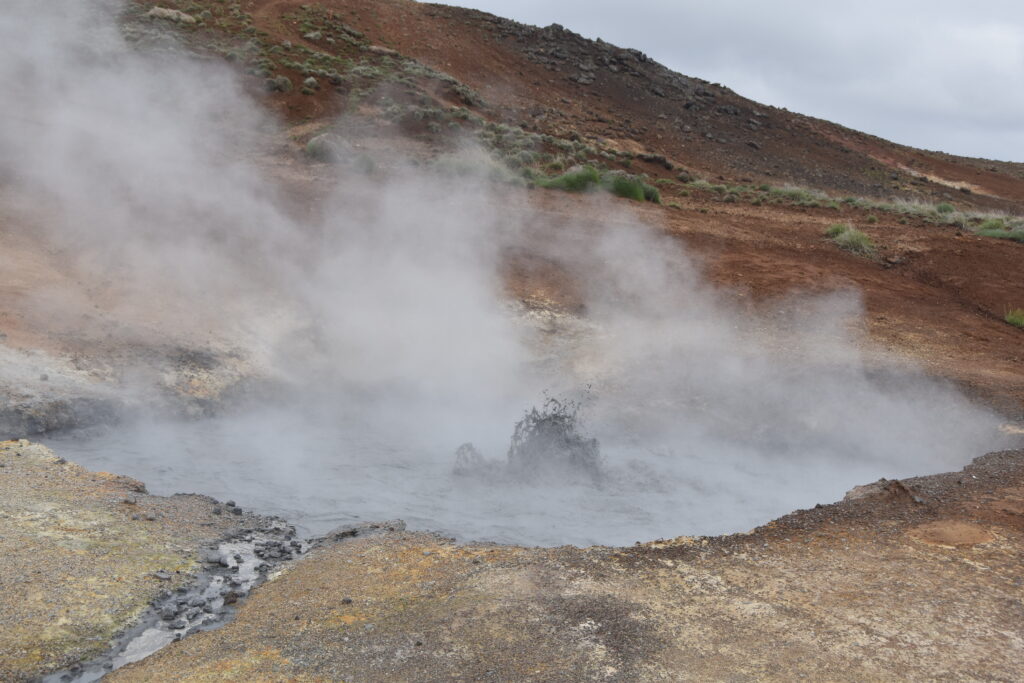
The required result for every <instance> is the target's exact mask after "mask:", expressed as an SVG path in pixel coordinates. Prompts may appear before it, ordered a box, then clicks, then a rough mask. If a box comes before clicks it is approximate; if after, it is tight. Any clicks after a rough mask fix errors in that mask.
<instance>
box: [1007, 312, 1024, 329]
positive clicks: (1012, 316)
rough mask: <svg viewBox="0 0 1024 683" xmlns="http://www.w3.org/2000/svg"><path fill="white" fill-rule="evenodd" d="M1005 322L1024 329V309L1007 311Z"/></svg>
mask: <svg viewBox="0 0 1024 683" xmlns="http://www.w3.org/2000/svg"><path fill="white" fill-rule="evenodd" d="M1003 320H1005V321H1006V322H1008V323H1010V324H1011V325H1013V326H1014V327H1020V328H1024V308H1015V309H1013V310H1012V311H1007V312H1006V316H1005V317H1004V318H1003Z"/></svg>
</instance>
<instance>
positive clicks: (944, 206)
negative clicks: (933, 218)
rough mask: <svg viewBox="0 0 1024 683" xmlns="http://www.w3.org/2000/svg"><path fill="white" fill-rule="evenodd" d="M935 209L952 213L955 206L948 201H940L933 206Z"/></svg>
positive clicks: (944, 212)
mask: <svg viewBox="0 0 1024 683" xmlns="http://www.w3.org/2000/svg"><path fill="white" fill-rule="evenodd" d="M935 210H936V211H938V212H939V213H941V214H943V215H945V214H948V213H953V212H954V211H956V208H955V207H954V206H953V205H952V204H950V203H949V202H942V203H941V204H939V205H938V206H936V207H935Z"/></svg>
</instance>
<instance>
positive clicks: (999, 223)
mask: <svg viewBox="0 0 1024 683" xmlns="http://www.w3.org/2000/svg"><path fill="white" fill-rule="evenodd" d="M978 229H979V231H980V230H1006V223H1005V222H1004V221H1003V219H1002V218H989V219H987V220H985V221H982V223H981V225H980V226H978Z"/></svg>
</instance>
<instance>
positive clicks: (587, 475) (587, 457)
mask: <svg viewBox="0 0 1024 683" xmlns="http://www.w3.org/2000/svg"><path fill="white" fill-rule="evenodd" d="M501 470H503V471H504V473H505V474H507V475H508V476H510V477H512V478H515V479H518V480H519V481H524V482H528V483H537V482H541V481H544V480H546V479H553V480H557V481H559V482H565V481H566V480H582V481H586V482H589V483H593V484H598V483H600V481H601V479H602V471H601V447H600V444H598V441H597V439H593V438H590V439H588V438H586V437H584V436H583V435H582V434H580V430H579V404H577V403H575V402H573V401H559V400H558V399H555V398H549V399H547V400H546V401H545V402H544V405H543V407H542V408H541V409H540V410H537V408H535V407H534V408H531V409H530V410H529V412H527V413H526V415H525V416H523V419H521V420H520V421H519V422H517V423H516V426H515V429H514V430H513V432H512V443H511V444H510V445H509V449H508V456H507V460H506V462H505V466H504V468H501V467H500V466H499V465H497V464H496V463H491V462H488V461H487V459H486V458H484V456H483V455H481V454H480V452H479V451H478V450H477V449H476V448H475V447H474V446H473V444H471V443H464V444H462V445H461V446H459V448H458V450H456V451H455V468H454V472H455V474H458V475H480V474H485V473H492V474H493V473H498V472H499V471H501Z"/></svg>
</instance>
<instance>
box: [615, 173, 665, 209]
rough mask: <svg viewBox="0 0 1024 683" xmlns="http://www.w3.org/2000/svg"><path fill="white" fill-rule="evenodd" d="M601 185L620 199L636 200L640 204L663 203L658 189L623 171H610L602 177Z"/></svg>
mask: <svg viewBox="0 0 1024 683" xmlns="http://www.w3.org/2000/svg"><path fill="white" fill-rule="evenodd" d="M601 185H602V187H604V188H605V189H606V190H608V191H609V192H611V193H612V194H614V195H616V196H618V197H626V198H627V199H635V200H636V201H640V202H642V201H648V202H654V203H655V204H660V203H661V193H660V192H658V188H656V187H654V186H653V185H649V184H647V183H645V182H644V180H643V178H640V177H639V176H635V175H630V174H629V173H623V172H622V171H610V172H608V173H605V174H604V176H602V178H601Z"/></svg>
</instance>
